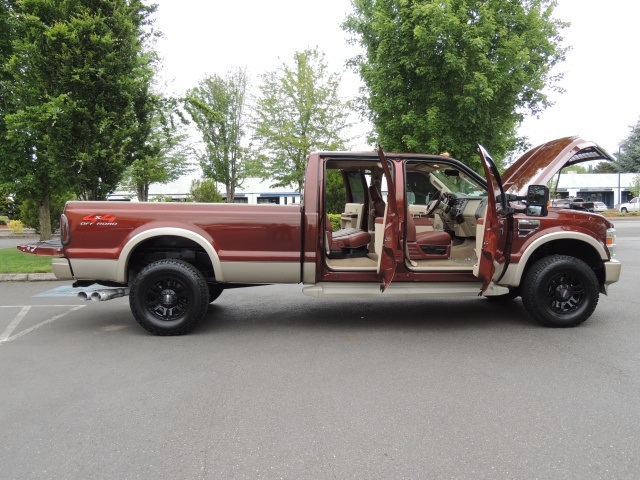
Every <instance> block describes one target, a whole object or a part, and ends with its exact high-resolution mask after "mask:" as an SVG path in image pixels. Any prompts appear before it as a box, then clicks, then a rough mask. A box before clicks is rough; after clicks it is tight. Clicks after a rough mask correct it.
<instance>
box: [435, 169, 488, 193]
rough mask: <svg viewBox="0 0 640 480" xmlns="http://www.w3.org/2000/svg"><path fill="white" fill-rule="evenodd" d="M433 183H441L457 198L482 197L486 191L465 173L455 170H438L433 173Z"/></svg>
mask: <svg viewBox="0 0 640 480" xmlns="http://www.w3.org/2000/svg"><path fill="white" fill-rule="evenodd" d="M431 176H432V182H433V180H434V179H435V181H436V183H440V184H441V186H442V187H444V189H445V190H447V191H449V192H451V193H455V194H456V197H482V196H484V195H486V191H485V190H484V188H482V186H481V185H478V184H477V183H476V182H475V181H474V180H473V179H472V178H470V177H467V176H466V175H465V174H464V172H461V171H459V170H454V169H438V170H433V171H432V172H431Z"/></svg>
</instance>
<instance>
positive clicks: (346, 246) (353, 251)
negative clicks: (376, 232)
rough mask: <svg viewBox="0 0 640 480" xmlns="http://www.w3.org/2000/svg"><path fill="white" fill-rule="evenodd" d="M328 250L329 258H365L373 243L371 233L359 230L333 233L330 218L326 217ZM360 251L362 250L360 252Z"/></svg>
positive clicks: (346, 229)
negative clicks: (368, 248) (368, 247)
mask: <svg viewBox="0 0 640 480" xmlns="http://www.w3.org/2000/svg"><path fill="white" fill-rule="evenodd" d="M325 232H326V246H325V247H326V250H327V255H328V256H329V258H345V257H353V256H365V255H366V254H367V250H366V248H363V247H366V246H367V245H368V244H369V242H370V241H371V235H369V232H365V231H364V230H360V229H358V228H343V229H340V230H337V231H335V232H334V231H333V228H332V227H331V221H330V220H329V216H328V215H327V216H326V217H325ZM358 249H360V250H358Z"/></svg>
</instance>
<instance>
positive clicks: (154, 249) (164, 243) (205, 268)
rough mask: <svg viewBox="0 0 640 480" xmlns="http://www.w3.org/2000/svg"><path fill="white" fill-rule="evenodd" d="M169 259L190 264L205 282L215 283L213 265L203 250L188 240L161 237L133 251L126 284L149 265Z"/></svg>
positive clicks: (151, 239) (143, 243)
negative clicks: (201, 275)
mask: <svg viewBox="0 0 640 480" xmlns="http://www.w3.org/2000/svg"><path fill="white" fill-rule="evenodd" d="M170 258H173V259H177V260H184V261H186V262H189V263H191V264H192V265H194V266H195V267H196V268H197V269H198V270H200V272H202V274H203V275H204V277H205V279H206V280H207V282H214V281H215V275H214V271H213V264H212V263H211V258H209V255H208V254H207V252H206V251H205V250H204V248H202V247H201V246H200V245H198V244H197V243H196V242H194V241H193V240H189V239H188V238H184V237H180V236H177V235H163V236H159V237H153V238H150V239H148V240H145V241H143V242H141V243H140V244H139V245H137V246H136V247H135V248H134V249H133V251H132V252H131V255H130V257H129V262H128V265H127V278H128V283H129V284H130V283H131V282H132V281H133V279H134V278H135V277H136V275H137V274H138V272H140V270H142V269H143V268H144V267H146V266H147V265H149V264H150V263H153V262H156V261H158V260H164V259H170Z"/></svg>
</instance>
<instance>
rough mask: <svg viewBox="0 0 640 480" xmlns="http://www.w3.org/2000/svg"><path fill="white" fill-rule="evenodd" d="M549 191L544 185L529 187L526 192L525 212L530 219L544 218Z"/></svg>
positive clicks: (546, 211)
mask: <svg viewBox="0 0 640 480" xmlns="http://www.w3.org/2000/svg"><path fill="white" fill-rule="evenodd" d="M548 203H549V189H548V188H547V187H546V186H545V185H529V189H528V190H527V211H526V214H527V215H528V216H530V217H546V216H547V214H548V213H549V211H548V210H547V205H548Z"/></svg>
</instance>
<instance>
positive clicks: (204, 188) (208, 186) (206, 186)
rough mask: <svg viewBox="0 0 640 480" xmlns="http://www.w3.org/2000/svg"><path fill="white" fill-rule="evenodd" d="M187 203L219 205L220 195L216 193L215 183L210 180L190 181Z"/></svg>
mask: <svg viewBox="0 0 640 480" xmlns="http://www.w3.org/2000/svg"><path fill="white" fill-rule="evenodd" d="M189 201H191V202H203V203H219V202H221V201H222V195H220V192H218V188H217V187H216V182H215V181H213V180H211V179H210V178H203V179H202V180H198V179H196V180H192V181H191V188H190V189H189Z"/></svg>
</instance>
